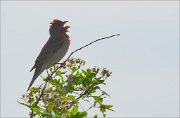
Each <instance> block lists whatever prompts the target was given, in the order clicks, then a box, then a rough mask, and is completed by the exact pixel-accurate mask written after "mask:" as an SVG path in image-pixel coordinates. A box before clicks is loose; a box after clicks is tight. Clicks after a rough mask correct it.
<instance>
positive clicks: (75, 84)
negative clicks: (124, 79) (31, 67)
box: [18, 58, 112, 118]
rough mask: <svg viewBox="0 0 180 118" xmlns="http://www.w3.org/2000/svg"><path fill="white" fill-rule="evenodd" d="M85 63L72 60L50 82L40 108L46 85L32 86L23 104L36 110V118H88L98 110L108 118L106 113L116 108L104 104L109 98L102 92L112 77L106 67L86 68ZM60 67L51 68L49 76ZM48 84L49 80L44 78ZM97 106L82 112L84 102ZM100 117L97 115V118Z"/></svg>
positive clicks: (23, 96)
mask: <svg viewBox="0 0 180 118" xmlns="http://www.w3.org/2000/svg"><path fill="white" fill-rule="evenodd" d="M84 65H85V61H84V60H82V59H76V58H71V59H69V60H68V61H67V62H66V63H65V66H64V67H63V68H61V69H58V70H57V71H56V73H55V74H54V75H53V77H52V78H51V79H50V80H49V81H48V84H47V87H46V89H45V91H44V94H43V96H42V97H41V99H40V102H39V104H38V105H36V102H37V100H38V98H39V97H40V95H41V92H42V90H43V87H42V85H41V86H38V87H32V88H31V89H30V90H29V91H28V92H27V93H26V94H23V95H22V98H21V101H18V102H19V103H20V104H22V105H24V106H26V107H28V108H29V109H30V110H31V111H33V116H39V117H43V118H44V117H47V118H54V117H55V118H64V117H67V118H84V117H87V114H88V113H87V111H88V110H90V109H92V108H98V109H99V110H100V111H101V112H102V114H103V116H104V117H106V110H112V109H111V108H112V105H106V104H104V102H103V100H104V98H106V97H109V95H108V94H107V93H106V92H105V91H103V90H102V89H101V87H100V86H101V85H105V84H106V83H105V80H106V78H108V77H109V76H110V75H111V72H109V71H108V70H107V69H106V68H103V69H100V68H97V67H94V68H87V69H85V68H84ZM56 68H58V65H55V66H54V67H52V68H50V72H49V75H50V74H51V73H52V72H53V71H55V70H56ZM42 78H43V81H45V82H46V80H47V77H42ZM82 101H86V102H89V103H93V104H91V105H90V106H89V108H88V109H87V110H81V109H80V108H81V102H82ZM97 117H98V116H97V115H96V114H95V115H94V118H97Z"/></svg>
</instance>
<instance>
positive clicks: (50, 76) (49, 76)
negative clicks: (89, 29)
mask: <svg viewBox="0 0 180 118" xmlns="http://www.w3.org/2000/svg"><path fill="white" fill-rule="evenodd" d="M114 36H120V34H114V35H111V36H107V37H103V38H100V39H97V40H95V41H93V42H90V43H88V44H87V45H85V46H82V47H80V48H78V49H76V50H75V51H73V52H71V54H70V55H69V56H68V58H67V59H66V60H65V61H64V62H63V63H62V64H61V66H59V67H57V68H56V69H55V70H54V71H53V72H52V73H51V75H48V77H47V80H46V83H45V85H44V87H43V89H42V92H41V94H40V96H39V98H38V100H37V102H36V104H35V105H34V107H36V106H37V104H38V103H39V101H40V99H41V98H42V96H43V94H44V91H45V89H46V86H47V83H48V81H49V79H50V78H52V75H53V74H54V73H55V72H56V71H57V70H58V69H61V68H62V67H63V66H64V65H65V63H66V62H67V61H68V59H69V58H70V57H71V56H72V55H73V54H74V53H75V52H77V51H79V50H82V49H83V48H85V47H87V46H89V45H91V44H93V43H95V42H97V41H100V40H104V39H109V38H112V37H114ZM84 94H85V93H84ZM84 94H82V95H80V96H79V97H78V98H77V99H79V98H81V97H82V96H83V95H84ZM33 114H34V113H33V111H32V112H31V115H30V118H33Z"/></svg>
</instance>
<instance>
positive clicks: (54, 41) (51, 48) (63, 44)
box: [28, 19, 70, 90]
mask: <svg viewBox="0 0 180 118" xmlns="http://www.w3.org/2000/svg"><path fill="white" fill-rule="evenodd" d="M67 22H68V21H61V20H58V19H54V20H53V21H52V22H51V23H50V24H51V25H50V28H49V33H50V38H49V39H48V41H47V42H46V44H45V45H44V47H43V48H42V49H41V52H40V54H39V56H38V57H37V59H36V61H35V64H34V66H33V67H32V69H31V70H30V72H31V71H32V70H33V69H35V72H34V76H33V78H32V80H31V83H30V85H29V87H28V90H29V89H30V87H31V86H32V84H33V83H34V81H35V80H36V78H37V77H38V76H39V75H40V74H41V73H42V72H43V71H44V70H45V69H48V68H50V67H51V66H53V65H54V64H55V63H58V62H59V61H60V60H61V59H62V58H63V57H64V56H65V54H66V52H67V51H68V48H69V45H70V38H69V36H68V35H67V32H68V28H69V26H64V25H65V23H67Z"/></svg>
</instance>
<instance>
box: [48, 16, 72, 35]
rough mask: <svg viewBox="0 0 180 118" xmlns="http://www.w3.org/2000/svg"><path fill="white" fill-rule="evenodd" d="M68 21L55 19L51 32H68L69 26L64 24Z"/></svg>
mask: <svg viewBox="0 0 180 118" xmlns="http://www.w3.org/2000/svg"><path fill="white" fill-rule="evenodd" d="M67 22H68V21H61V20H58V19H54V20H53V21H52V22H51V23H50V24H51V25H50V29H49V32H50V34H52V33H53V32H62V31H65V32H68V30H67V29H68V28H69V26H64V25H65V24H66V23H67Z"/></svg>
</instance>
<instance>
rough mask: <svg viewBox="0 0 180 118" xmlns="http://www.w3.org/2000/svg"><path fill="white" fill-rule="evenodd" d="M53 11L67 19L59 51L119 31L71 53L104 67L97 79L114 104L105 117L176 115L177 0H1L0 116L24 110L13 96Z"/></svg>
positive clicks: (24, 81)
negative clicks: (104, 74)
mask: <svg viewBox="0 0 180 118" xmlns="http://www.w3.org/2000/svg"><path fill="white" fill-rule="evenodd" d="M54 18H57V19H60V20H64V21H65V20H68V21H69V22H68V23H67V24H68V25H69V26H70V32H69V35H70V37H71V45H70V48H69V50H68V53H67V55H66V56H65V58H66V57H67V56H68V55H69V54H70V53H71V52H72V51H74V50H75V49H77V48H79V47H81V46H83V45H85V44H87V43H89V42H91V41H94V40H96V39H98V38H102V37H106V36H110V35H113V34H121V35H120V36H117V37H113V38H111V39H107V40H103V41H101V42H97V43H96V44H93V45H91V46H89V47H87V48H85V49H83V50H81V51H79V52H77V53H75V54H74V55H73V57H77V58H82V59H84V60H86V64H87V65H86V66H87V67H94V66H98V67H106V68H108V69H109V70H110V71H111V72H112V76H111V77H109V78H108V79H107V85H106V86H104V87H102V88H103V89H104V90H106V91H107V92H108V93H109V94H110V96H111V97H110V98H108V99H107V100H105V103H107V104H112V105H113V106H114V107H113V109H114V110H115V112H112V111H109V112H107V117H178V116H179V1H1V103H0V104H1V117H28V113H29V109H27V108H26V107H24V106H22V105H20V104H19V103H18V102H17V100H20V98H21V95H22V94H24V93H26V90H27V87H28V85H29V83H30V81H31V79H32V76H33V72H29V71H30V69H31V68H32V66H33V64H34V61H35V59H36V57H37V56H38V54H39V52H40V50H41V48H42V47H43V45H44V44H45V43H46V41H47V39H48V38H49V32H48V30H49V23H50V22H51V21H52V19H54ZM65 58H64V59H65ZM40 82H41V80H40V79H38V80H37V81H36V82H35V84H34V85H38V83H40ZM88 113H89V115H88V116H89V117H90V116H93V114H94V113H98V114H99V115H101V114H100V112H99V110H97V109H95V110H91V111H89V112H88Z"/></svg>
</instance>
